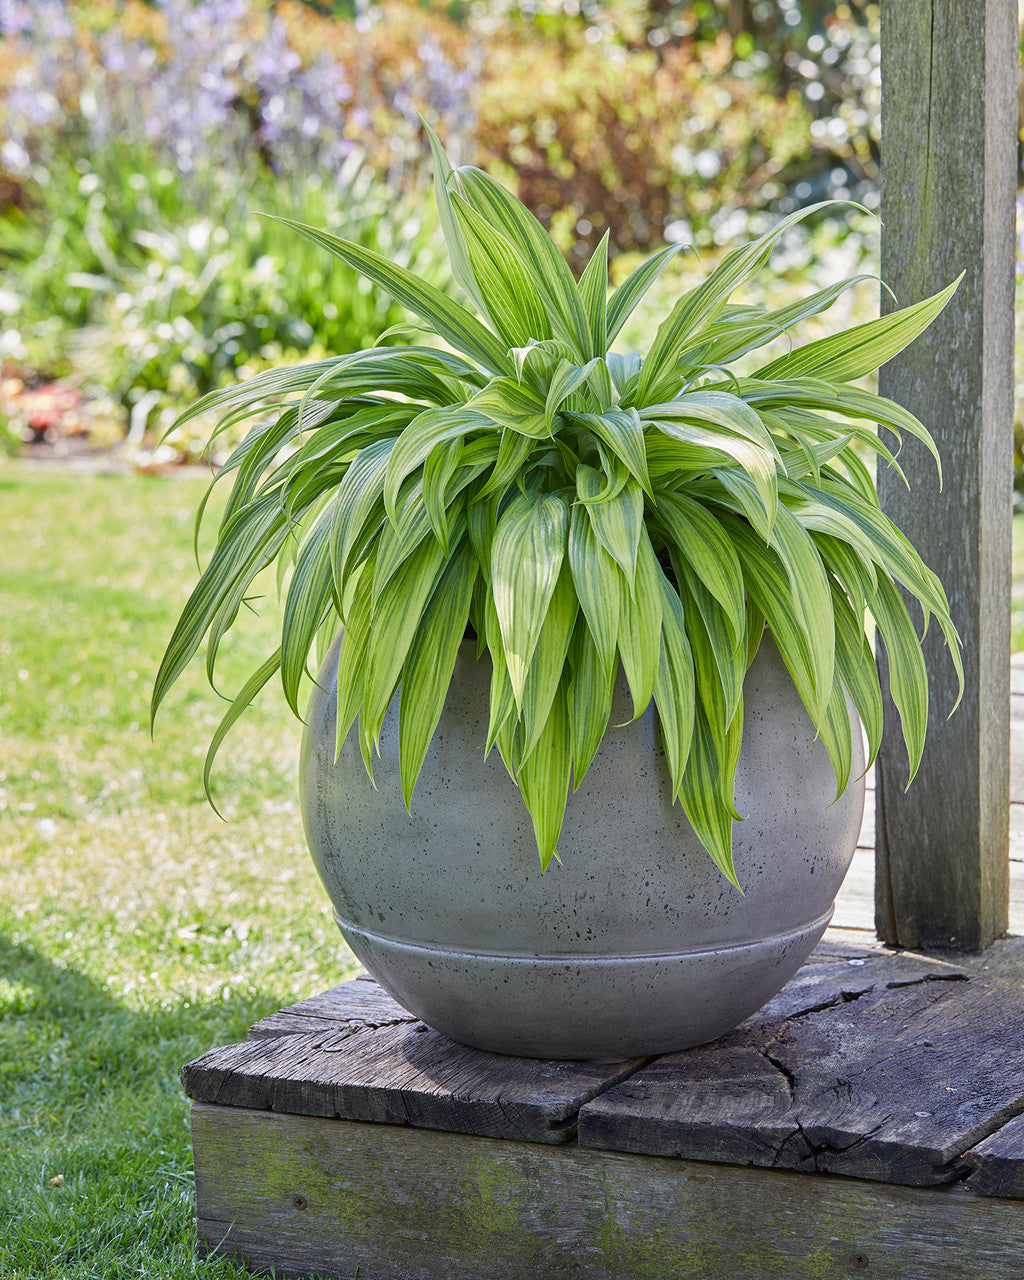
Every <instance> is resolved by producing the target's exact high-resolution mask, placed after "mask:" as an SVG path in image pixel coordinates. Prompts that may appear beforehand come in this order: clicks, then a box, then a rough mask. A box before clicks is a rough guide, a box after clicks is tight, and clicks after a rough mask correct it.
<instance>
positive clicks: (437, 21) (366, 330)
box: [0, 0, 877, 439]
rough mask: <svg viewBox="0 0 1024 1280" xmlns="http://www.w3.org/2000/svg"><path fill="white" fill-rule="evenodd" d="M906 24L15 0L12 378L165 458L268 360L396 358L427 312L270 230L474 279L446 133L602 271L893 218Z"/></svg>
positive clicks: (560, 10)
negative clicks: (440, 253) (409, 316)
mask: <svg viewBox="0 0 1024 1280" xmlns="http://www.w3.org/2000/svg"><path fill="white" fill-rule="evenodd" d="M876 27H877V6H875V5H870V4H866V3H865V4H861V5H853V6H850V5H845V4H838V5H836V4H831V3H828V4H822V3H819V4H815V5H810V6H808V5H800V6H797V5H795V4H794V3H791V2H790V0H758V3H755V4H753V5H750V4H739V5H737V4H736V3H729V4H726V3H718V4H716V3H710V2H709V0H698V2H696V3H692V4H685V5H683V4H675V3H672V2H671V0H654V2H653V3H643V2H642V0H614V2H613V3H608V4H599V3H596V2H595V0H586V2H585V3H582V4H581V3H579V0H559V2H558V3H555V2H554V0H534V2H532V3H531V2H529V0H527V2H526V3H509V0H474V3H472V4H469V3H464V2H463V0H453V2H452V3H449V4H447V5H440V4H437V5H421V4H417V3H414V2H413V0H383V2H382V3H380V4H358V5H356V6H355V7H353V8H352V9H348V8H347V7H346V6H345V5H337V4H330V5H328V4H309V3H303V2H302V0H277V2H276V3H273V2H272V0H155V2H154V3H146V2H144V0H90V2H89V3H86V2H85V0H31V3H30V2H29V0H0V34H2V38H0V84H2V85H5V86H7V88H6V92H4V93H3V94H2V95H0V265H2V266H3V268H4V277H3V284H2V287H0V322H2V324H3V333H2V336H0V360H3V361H5V362H6V371H7V373H8V375H11V376H15V377H16V378H17V379H20V380H21V382H23V383H25V384H27V386H28V387H29V389H31V387H32V386H33V384H36V383H39V382H40V381H43V380H46V379H50V378H53V377H65V378H70V379H71V381H72V383H73V384H74V385H75V386H76V387H79V388H84V389H86V390H89V389H90V388H94V389H95V388H98V389H101V390H102V392H103V394H104V395H106V396H107V397H109V398H110V404H109V407H110V409H111V413H112V416H113V417H114V418H115V419H116V420H118V421H119V422H120V423H121V427H122V430H128V429H129V424H131V427H132V429H133V432H134V434H133V439H137V438H138V437H139V436H140V434H141V433H142V432H143V431H144V430H145V428H146V427H147V425H148V426H150V427H152V428H158V427H159V426H160V419H161V412H162V411H170V409H171V408H172V406H174V405H176V404H178V403H180V400H181V399H182V398H183V397H184V398H187V397H191V396H194V395H195V394H197V393H202V392H203V391H205V390H207V389H209V388H210V387H212V386H216V385H221V384H223V383H225V382H228V381H231V380H233V379H234V378H235V377H237V376H238V375H239V374H242V375H244V374H246V373H247V372H249V371H251V370H252V369H253V368H259V367H262V366H263V365H265V364H267V363H279V362H281V361H286V360H289V359H293V358H294V355H295V353H296V352H297V351H303V350H306V349H309V348H313V349H314V350H317V349H323V350H333V351H342V350H351V349H357V348H359V347H362V346H365V345H368V344H369V343H371V342H373V341H374V339H375V338H377V337H378V336H379V335H380V334H382V333H384V332H386V331H387V330H388V329H389V328H390V327H391V326H392V325H393V324H394V323H395V322H396V321H397V320H398V319H399V318H400V314H401V313H400V312H399V310H398V309H397V308H395V307H392V306H390V305H388V304H387V303H386V302H383V303H382V302H380V301H378V300H376V299H373V298H371V297H369V296H368V295H367V293H366V292H365V291H364V290H361V288H360V286H359V285H358V284H357V283H356V280H355V278H354V276H353V275H351V274H350V273H349V272H348V271H347V270H346V269H345V268H343V267H337V268H334V269H328V267H327V265H326V264H325V262H324V260H323V258H322V256H320V255H317V254H316V253H315V252H313V251H310V250H307V249H305V248H303V247H302V246H300V245H299V244H297V243H296V241H295V239H294V237H288V236H284V235H282V234H281V233H280V232H279V231H278V230H277V229H276V228H275V227H274V226H273V224H271V223H269V222H268V221H266V220H265V219H260V218H259V217H258V216H257V214H258V213H259V212H260V211H262V212H268V213H272V214H274V213H276V214H283V215H286V216H292V217H296V218H298V219H300V220H302V221H305V222H318V223H321V224H323V225H326V226H329V227H330V228H331V229H332V230H334V231H336V232H338V233H339V234H343V235H345V236H347V237H349V238H352V239H356V240H359V241H360V242H361V243H364V244H366V245H368V246H372V247H375V248H377V249H378V250H379V251H380V252H382V253H384V254H385V255H387V256H395V257H397V258H398V260H399V261H402V262H403V263H405V264H406V265H409V266H411V267H413V268H414V269H415V270H417V271H418V272H419V273H421V274H428V275H429V274H431V272H432V271H434V272H436V276H435V279H436V282H437V283H444V276H443V269H442V268H441V267H440V266H439V265H437V263H436V261H435V259H434V258H433V257H432V255H433V253H435V252H436V250H435V249H434V244H435V239H434V236H433V231H434V228H433V227H432V226H431V225H430V223H429V221H427V222H425V221H424V219H425V218H426V217H429V215H426V214H425V213H424V211H425V209H426V208H427V204H426V201H424V200H423V199H422V198H421V197H422V189H423V185H424V183H423V178H424V176H425V175H424V165H423V157H424V155H425V148H424V143H423V136H422V130H421V128H420V124H419V115H420V114H422V115H423V116H424V117H425V118H426V119H427V120H428V121H430V122H431V123H432V124H433V125H434V126H435V128H436V129H437V131H438V133H439V134H440V136H441V137H442V139H443V140H444V141H445V142H446V145H447V147H448V149H449V151H450V152H451V154H452V155H453V158H454V159H455V160H456V161H457V162H476V163H479V164H481V165H483V166H484V167H485V168H488V169H489V170H490V171H492V172H494V173H495V174H496V175H497V176H499V177H500V178H501V179H502V180H504V181H506V182H507V183H510V184H512V185H514V186H515V187H516V189H517V191H518V194H519V195H520V196H521V197H522V198H523V199H524V200H525V202H526V203H527V204H528V205H529V206H530V207H532V208H533V209H534V210H535V211H536V212H537V213H538V215H539V216H540V217H541V218H542V220H544V221H546V222H548V223H550V224H551V226H552V230H553V232H554V233H555V235H556V237H557V239H558V242H559V244H560V245H561V247H562V248H563V250H564V251H565V252H566V253H567V255H568V256H569V258H570V261H571V262H573V264H574V265H575V266H577V268H578V266H579V264H580V263H581V262H582V261H583V260H584V257H585V255H586V254H587V253H588V252H589V250H590V249H591V248H592V247H593V245H594V244H595V243H596V242H597V241H598V240H599V239H600V237H601V235H603V233H604V231H605V230H606V229H607V230H609V231H610V233H611V250H612V254H613V256H614V255H615V254H616V253H621V252H635V251H637V250H647V249H649V248H652V247H656V246H657V245H658V244H659V243H661V242H662V241H663V240H664V239H666V238H667V239H670V240H676V241H682V242H690V241H692V242H693V243H695V244H697V245H699V246H701V247H702V248H703V249H706V250H708V251H710V252H712V253H714V252H715V251H716V246H717V245H720V244H724V243H725V242H727V241H730V240H733V239H735V238H736V237H737V236H738V235H741V234H743V232H744V231H745V229H746V225H747V221H748V219H750V218H751V217H753V218H755V220H756V218H757V217H758V216H759V215H761V214H763V215H764V216H766V217H767V216H768V215H770V214H771V215H774V213H777V212H779V211H788V210H789V209H791V208H793V207H795V206H796V205H797V204H800V203H805V202H806V201H808V200H810V199H812V198H816V197H818V196H819V195H821V194H826V193H831V194H843V193H845V192H851V193H853V194H857V195H859V196H860V197H861V198H862V199H865V200H866V201H867V202H868V203H870V202H871V200H872V199H873V192H872V183H873V181H874V149H875V143H874V139H873V135H872V129H873V127H874V125H873V121H874V119H875V114H876V110H875V108H876V105H877V104H876V101H875V100H876V98H877V57H876V54H875V52H874V50H875V38H874V33H875V28H876ZM556 211H558V212H557V213H556ZM754 229H755V230H761V229H763V227H762V226H760V225H755V227H754ZM90 394H95V393H94V392H90ZM2 400H3V393H2V388H0V401H2ZM9 411H10V407H9ZM133 413H134V417H133V416H132V415H133ZM14 416H15V419H16V420H15V423H14V435H15V436H20V435H24V434H26V433H27V428H26V424H25V422H24V421H23V420H21V419H18V416H17V414H16V413H15V415H14ZM163 416H164V418H166V417H167V412H164V413H163Z"/></svg>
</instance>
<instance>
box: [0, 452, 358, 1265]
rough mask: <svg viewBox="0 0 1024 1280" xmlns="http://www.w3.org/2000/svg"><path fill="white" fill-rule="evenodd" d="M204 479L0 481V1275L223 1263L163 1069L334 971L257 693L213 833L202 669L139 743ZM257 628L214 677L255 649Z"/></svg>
mask: <svg viewBox="0 0 1024 1280" xmlns="http://www.w3.org/2000/svg"><path fill="white" fill-rule="evenodd" d="M202 488H203V482H202V481H201V480H199V481H193V480H186V479H182V478H178V477H175V478H173V479H147V478H144V477H139V478H131V479H126V478H123V477H121V478H117V477H104V476H88V477H83V476H78V475H71V474H67V473H49V472H48V473H46V474H43V473H41V472H31V471H29V470H27V469H26V468H22V467H19V466H17V465H9V466H7V467H6V468H4V469H0V743H2V750H0V1011H2V1018H0V1116H2V1117H3V1131H4V1132H3V1141H2V1142H0V1276H3V1277H4V1278H5V1280H30V1278H33V1280H35V1278H37V1277H38V1280H79V1278H84V1277H90V1278H92V1277H97V1278H99V1277H103V1280H114V1278H119V1277H128V1276H132V1277H139V1276H146V1277H156V1276H159V1277H169V1278H172V1280H173V1278H176V1277H184V1276H202V1277H208V1276H209V1277H213V1276H217V1277H223V1276H236V1275H241V1274H243V1273H242V1272H240V1271H238V1270H236V1269H235V1268H234V1267H233V1266H231V1265H230V1264H227V1263H224V1262H219V1261H218V1262H206V1261H199V1260H197V1259H195V1258H194V1257H193V1235H192V1186H191V1162H190V1155H189V1142H188V1128H187V1112H186V1105H185V1102H184V1099H183V1098H182V1096H181V1093H180V1090H179V1087H178V1082H177V1072H178V1069H179V1067H180V1066H181V1065H182V1063H183V1062H185V1061H187V1060H188V1059H189V1058H192V1057H195V1056H196V1055H198V1054H199V1053H201V1052H203V1051H204V1050H205V1049H207V1048H210V1047H211V1046H213V1045H217V1044H224V1043H228V1042H230V1041H232V1040H236V1039H240V1038H243V1037H244V1034H245V1030H246V1028H247V1027H248V1026H249V1024H250V1023H252V1022H253V1021H254V1020H255V1019H257V1018H259V1017H261V1016H263V1015H264V1014H266V1013H268V1012H270V1011H272V1010H274V1009H277V1008H279V1007H280V1006H281V1004H282V1003H288V1002H291V1001H293V1000H295V999H299V998H302V997H304V996H306V995H310V994H312V993H313V992H314V991H317V990H321V989H322V988H323V987H325V986H327V985H329V984H330V983H333V982H337V981H339V980H341V979H342V978H344V977H346V976H349V975H350V974H351V972H352V960H351V957H350V956H349V954H348V953H347V952H346V951H345V949H344V947H343V945H342V943H341V940H340V937H339V936H338V934H337V931H336V929H335V928H334V925H333V922H332V921H331V919H330V915H329V911H328V907H327V904H326V900H325V898H324V895H323V893H322V891H321V889H320V886H319V882H318V881H317V879H316V876H315V874H314V872H313V870H312V866H311V863H310V860H309V858H308V855H307V854H306V853H305V849H304V844H303V839H302V830H301V822H300V818H299V814H298V809H297V806H296V803H295V800H294V792H295V786H294V782H295V772H296V757H297V750H298V742H299V734H300V726H299V725H298V724H297V723H296V722H295V721H294V720H293V719H291V717H290V715H289V713H287V712H286V711H284V710H282V709H281V706H279V705H278V702H277V701H275V699H274V698H273V697H270V698H268V699H267V701H266V705H265V706H264V707H259V706H257V707H256V708H254V709H253V712H252V713H251V714H250V717H249V720H248V722H245V721H243V722H242V724H241V725H240V726H239V727H238V729H237V730H236V735H235V737H234V739H233V740H232V739H229V740H228V743H227V745H226V747H225V748H224V751H223V753H222V758H221V760H220V761H219V767H218V770H217V772H216V774H215V788H216V793H217V797H218V800H219V801H220V802H221V808H222V810H223V811H224V813H225V814H226V815H227V817H228V819H229V820H228V821H227V822H222V821H220V819H218V818H217V817H216V815H215V814H214V813H213V812H212V810H211V809H210V808H209V806H208V805H207V803H206V799H205V796H204V794H203V788H202V756H203V752H204V751H205V745H206V738H207V736H208V733H209V730H210V728H211V727H212V725H213V724H215V723H216V720H217V718H218V705H217V699H216V698H215V697H214V696H213V695H211V694H209V693H205V692H204V682H203V678H202V675H201V673H198V672H197V673H196V674H195V675H193V676H191V677H189V678H187V679H186V680H185V681H184V682H183V683H182V685H181V687H180V688H179V689H177V690H175V692H174V694H172V696H171V698H170V700H169V702H168V704H167V705H166V707H165V708H164V710H163V711H162V712H161V718H160V721H159V723H158V726H157V737H156V741H155V743H153V742H151V741H150V738H149V734H148V727H147V721H148V708H147V700H148V695H149V688H150V685H151V682H152V676H153V673H154V671H155V667H156V664H157V662H158V661H159V657H160V654H161V652H162V648H163V644H164V642H165V641H166V638H167V635H168V634H169V628H170V627H171V625H172V623H173V621H174V617H175V616H176V611H177V609H178V607H179V606H180V604H181V603H182V601H183V599H184V595H185V593H186V591H187V589H188V586H189V584H190V583H191V581H192V580H193V577H194V561H193V558H192V552H191V513H192V511H193V510H194V508H195V505H196V503H197V501H198V499H199V496H200V494H201V492H202ZM259 629H261V630H262V633H263V634H262V635H261V636H260V637H259V639H258V644H257V647H254V648H253V649H252V650H251V651H249V652H241V651H239V652H236V653H235V654H233V655H230V656H231V657H232V658H233V661H232V662H229V663H228V664H226V671H225V679H226V685H227V686H228V687H230V684H231V680H232V679H234V680H235V682H236V683H237V681H238V678H239V676H241V675H243V674H244V673H245V671H246V670H247V669H248V668H247V667H246V666H245V663H247V662H251V661H252V660H254V659H256V658H257V657H259V656H261V650H260V648H259V647H258V645H262V644H264V643H267V644H268V645H269V647H273V646H272V644H270V643H269V642H270V637H271V634H272V623H271V620H266V619H263V620H261V621H260V623H259ZM254 643H257V642H254ZM232 668H234V671H233V673H232ZM268 692H269V691H268Z"/></svg>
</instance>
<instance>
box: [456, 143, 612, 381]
mask: <svg viewBox="0 0 1024 1280" xmlns="http://www.w3.org/2000/svg"><path fill="white" fill-rule="evenodd" d="M457 176H458V180H459V182H460V183H461V186H462V190H463V192H464V194H465V197H466V199H467V200H468V201H469V203H470V204H471V205H472V207H473V208H474V209H475V210H476V211H477V213H479V214H481V215H482V217H483V218H484V219H485V220H486V221H487V222H488V223H489V224H490V225H491V226H492V227H494V228H495V229H496V230H497V231H499V232H500V233H501V234H502V235H503V236H504V237H505V238H506V239H507V240H508V241H509V242H510V243H511V244H512V245H513V246H514V247H515V249H516V250H517V251H518V253H519V255H520V257H521V259H522V261H523V263H524V264H525V266H526V268H527V270H528V271H529V274H530V276H531V278H532V280H533V282H534V284H535V285H536V287H537V289H538V291H539V293H540V294H541V296H542V298H543V300H544V303H545V305H546V307H547V311H548V315H549V316H550V319H551V324H552V327H553V329H554V331H555V332H556V333H557V334H558V336H559V337H560V338H562V339H563V340H564V341H565V342H567V343H569V344H570V346H572V348H573V349H574V352H575V353H576V354H577V355H578V356H579V357H580V358H582V359H586V358H587V356H588V354H589V355H600V354H603V348H595V349H594V350H592V351H590V352H588V351H587V337H588V328H587V315H586V313H585V311H584V308H583V307H582V306H581V304H580V301H579V298H578V297H577V295H576V282H575V280H574V279H573V276H572V272H571V271H570V270H569V266H568V263H567V262H566V261H565V258H564V257H563V256H562V254H561V252H560V251H559V249H558V247H557V245H556V244H555V242H554V241H553V240H552V239H551V237H550V236H549V235H548V233H547V232H546V231H545V230H544V228H543V226H541V224H540V223H539V222H538V221H537V219H536V218H535V217H534V216H533V214H532V213H530V211H529V210H528V209H527V208H526V206H525V205H523V204H522V203H521V202H520V201H519V200H517V199H516V198H515V196H513V195H511V194H510V193H509V192H508V191H506V190H505V188H504V187H502V186H501V184H500V183H497V182H495V181H494V179H493V178H491V177H490V176H489V175H488V174H486V173H484V172H483V171H482V170H481V169H475V168H472V167H470V166H465V167H463V168H460V169H459V170H458V175H457Z"/></svg>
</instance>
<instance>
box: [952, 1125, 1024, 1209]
mask: <svg viewBox="0 0 1024 1280" xmlns="http://www.w3.org/2000/svg"><path fill="white" fill-rule="evenodd" d="M964 1164H966V1165H967V1166H968V1167H970V1168H971V1169H973V1170H974V1172H973V1173H972V1174H971V1176H970V1185H971V1190H972V1191H974V1192H976V1193H978V1194H981V1195H985V1196H1009V1197H1012V1198H1014V1199H1017V1200H1024V1116H1017V1117H1016V1118H1015V1119H1013V1120H1011V1121H1010V1122H1009V1124H1006V1125H1004V1126H1003V1127H1002V1128H1001V1129H998V1130H997V1131H996V1132H995V1133H993V1134H992V1135H991V1136H990V1137H988V1138H985V1139H984V1141H983V1142H979V1143H978V1145H977V1146H976V1147H972V1148H971V1150H970V1151H968V1152H967V1154H966V1155H965V1156H964Z"/></svg>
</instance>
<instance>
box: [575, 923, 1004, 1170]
mask: <svg viewBox="0 0 1024 1280" xmlns="http://www.w3.org/2000/svg"><path fill="white" fill-rule="evenodd" d="M872 964H876V965H877V972H878V974H879V980H878V982H877V983H876V984H873V985H870V986H868V985H867V982H866V979H867V977H868V976H869V975H867V974H865V975H864V976H863V977H862V976H861V975H860V974H858V975H857V976H850V975H840V976H839V977H838V980H836V979H830V977H829V975H828V974H824V975H822V977H821V979H820V989H821V993H822V995H823V996H824V997H826V998H825V999H824V1000H823V1001H822V1005H821V1006H820V1007H815V1006H812V1008H811V1010H810V1011H809V1012H807V1013H805V1014H803V1015H800V1014H799V1013H798V1012H797V1011H796V1010H794V1009H791V1008H790V1007H789V1006H787V1003H786V1001H787V999H788V998H789V997H788V992H783V993H782V995H781V996H780V997H778V998H777V1001H776V1002H773V1003H772V1004H770V1005H768V1006H766V1008H765V1009H764V1010H762V1011H761V1013H759V1014H757V1015H755V1017H754V1018H752V1019H749V1020H748V1021H747V1023H745V1024H744V1025H743V1027H741V1028H738V1029H737V1030H736V1031H734V1032H732V1033H731V1034H730V1035H728V1036H724V1037H722V1038H721V1039H720V1040H718V1041H716V1042H715V1043H714V1044H711V1045H705V1046H703V1047H701V1048H698V1049H691V1050H689V1051H688V1052H686V1053H679V1054H671V1055H666V1056H664V1057H661V1058H658V1059H656V1060H655V1061H654V1062H653V1063H651V1064H650V1065H648V1066H647V1067H645V1068H643V1069H642V1070H640V1071H638V1072H637V1073H636V1074H635V1075H633V1076H632V1077H631V1078H630V1079H629V1080H627V1081H625V1082H623V1083H622V1084H621V1085H618V1086H616V1087H614V1088H612V1089H610V1090H608V1092H607V1093H605V1094H603V1095H602V1096H601V1097H599V1098H596V1099H595V1100H594V1101H593V1102H590V1103H588V1104H586V1105H585V1106H584V1107H583V1109H582V1111H581V1113H580V1121H579V1142H580V1144H581V1145H584V1146H591V1147H600V1148H602V1149H612V1150H617V1151H631V1152H637V1153H649V1154H652V1155H664V1156H677V1157H684V1158H687V1159H698V1160H711V1161H727V1162H733V1163H739V1164H754V1165H760V1166H765V1167H772V1168H788V1169H800V1170H807V1171H818V1172H821V1171H828V1172H833V1173H843V1174H847V1175H849V1176H852V1177H860V1178H871V1179H879V1180H883V1181H888V1182H894V1183H901V1184H907V1185H914V1186H925V1185H933V1184H939V1183H943V1182H949V1181H953V1180H955V1179H957V1178H960V1177H962V1176H963V1175H964V1173H965V1166H964V1164H963V1160H962V1157H963V1156H964V1153H965V1152H966V1151H967V1150H969V1149H970V1148H971V1147H973V1146H975V1145H976V1144H977V1143H978V1142H980V1141H981V1140H982V1139H984V1138H985V1137H986V1136H988V1135H989V1134H991V1133H993V1132H994V1131H995V1130H996V1129H998V1128H999V1127H1000V1126H1002V1125H1003V1124H1005V1123H1006V1122H1007V1121H1008V1120H1010V1119H1011V1118H1012V1117H1013V1116H1015V1115H1017V1114H1018V1113H1019V1112H1020V1111H1021V1110H1024V1046H1022V1044H1021V1041H1020V1032H1019V1028H1020V1018H1021V1007H1022V997H1021V994H1020V992H1021V984H1022V982H1024V941H1021V940H1016V941H1014V942H1007V943H1002V944H999V951H998V956H997V957H995V959H994V961H993V964H992V965H991V966H990V967H982V968H978V967H975V968H974V970H973V976H972V978H971V980H970V982H962V981H959V982H958V981H950V980H948V979H950V978H952V977H955V976H956V975H954V974H943V973H939V972H936V973H933V974H927V973H925V974H922V975H921V976H919V977H918V978H916V979H914V978H913V977H912V976H908V977H902V978H896V981H898V982H900V983H901V984H903V985H899V986H896V987H893V986H891V985H888V980H887V979H886V976H885V974H886V964H885V962H884V961H881V960H880V961H868V962H866V963H865V964H864V966H863V968H864V969H865V970H867V969H869V966H870V965H872ZM860 967H861V966H858V968H860ZM941 979H946V980H941ZM830 982H831V987H830ZM806 994H807V995H811V996H813V995H814V989H813V987H812V988H810V989H809V990H808V992H807V993H806ZM834 995H838V999H833V998H832V997H833V996H834ZM773 1005H774V1008H773ZM780 1013H781V1014H782V1020H781V1021H780V1020H779V1018H778V1016H777V1015H778V1014H780Z"/></svg>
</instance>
